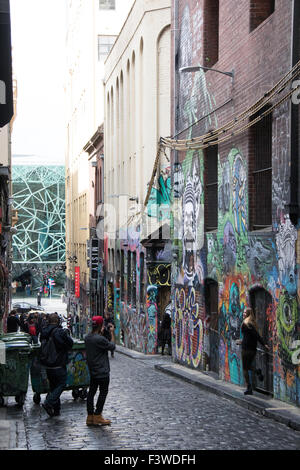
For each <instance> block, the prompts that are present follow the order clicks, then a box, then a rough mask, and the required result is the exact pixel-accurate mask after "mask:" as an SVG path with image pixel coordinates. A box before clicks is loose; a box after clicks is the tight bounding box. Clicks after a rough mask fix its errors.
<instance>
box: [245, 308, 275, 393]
mask: <svg viewBox="0 0 300 470" xmlns="http://www.w3.org/2000/svg"><path fill="white" fill-rule="evenodd" d="M243 319H244V320H243V323H242V328H241V330H242V335H243V339H242V341H239V343H241V344H242V364H243V371H244V378H245V382H246V385H247V389H246V390H245V392H244V394H245V395H252V394H253V388H252V367H253V362H254V359H255V356H256V347H257V342H259V343H260V344H261V345H262V346H263V347H264V348H266V349H269V346H268V345H267V344H265V342H264V340H263V339H262V337H261V336H260V334H259V333H258V328H257V324H256V319H255V314H254V312H253V310H252V308H246V310H245V311H244V314H243Z"/></svg>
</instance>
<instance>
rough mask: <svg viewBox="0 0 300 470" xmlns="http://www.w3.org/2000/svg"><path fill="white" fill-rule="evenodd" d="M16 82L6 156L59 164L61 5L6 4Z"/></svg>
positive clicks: (44, 1) (24, 0) (41, 0)
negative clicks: (32, 157)
mask: <svg viewBox="0 0 300 470" xmlns="http://www.w3.org/2000/svg"><path fill="white" fill-rule="evenodd" d="M10 8H11V28H12V47H13V74H14V78H15V79H16V80H17V83H18V99H17V117H16V120H15V123H14V128H13V134H12V154H13V155H15V154H18V155H31V156H32V155H35V156H36V157H37V159H38V160H39V161H41V162H43V163H48V164H50V163H52V162H53V163H62V164H64V140H65V139H64V138H65V122H64V114H65V102H64V73H65V38H66V32H65V27H66V10H65V0H10Z"/></svg>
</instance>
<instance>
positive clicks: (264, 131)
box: [249, 106, 272, 230]
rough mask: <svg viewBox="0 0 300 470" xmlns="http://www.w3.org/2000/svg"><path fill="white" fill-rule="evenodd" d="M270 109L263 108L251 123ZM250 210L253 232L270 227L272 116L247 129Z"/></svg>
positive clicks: (267, 107)
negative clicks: (248, 130) (248, 133)
mask: <svg viewBox="0 0 300 470" xmlns="http://www.w3.org/2000/svg"><path fill="white" fill-rule="evenodd" d="M269 107H270V106H265V107H264V108H262V109H261V110H260V111H259V113H257V114H255V115H254V116H253V117H252V120H253V119H256V118H257V117H258V116H259V115H262V114H263V113H264V112H265V111H267V110H268V109H269ZM249 208H250V225H251V229H252V230H260V229H263V228H266V227H269V226H271V225H272V113H270V114H268V115H267V116H265V117H264V118H263V119H262V120H261V121H258V122H257V123H256V124H254V125H253V126H252V127H251V128H250V142H249Z"/></svg>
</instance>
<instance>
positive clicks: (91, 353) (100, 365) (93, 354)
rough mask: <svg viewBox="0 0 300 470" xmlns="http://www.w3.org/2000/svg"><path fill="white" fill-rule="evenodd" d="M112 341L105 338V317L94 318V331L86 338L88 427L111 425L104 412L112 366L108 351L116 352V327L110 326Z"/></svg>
mask: <svg viewBox="0 0 300 470" xmlns="http://www.w3.org/2000/svg"><path fill="white" fill-rule="evenodd" d="M110 334H111V341H109V340H108V339H107V338H105V336H104V320H103V317H100V316H95V317H93V318H92V331H91V333H89V334H88V335H86V336H85V338H84V341H85V346H86V357H87V363H88V368H89V372H90V387H89V392H88V396H87V413H88V417H87V420H86V424H87V426H92V425H99V424H102V425H103V424H110V423H111V422H110V420H109V419H104V418H103V416H102V410H103V408H104V404H105V400H106V397H107V394H108V387H109V380H110V365H109V359H108V351H112V352H113V351H114V350H115V348H116V346H115V337H114V326H113V325H111V326H110ZM98 388H100V393H99V396H98V400H97V404H96V410H95V411H94V397H95V395H96V393H97V390H98Z"/></svg>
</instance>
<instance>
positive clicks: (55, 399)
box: [40, 313, 73, 416]
mask: <svg viewBox="0 0 300 470" xmlns="http://www.w3.org/2000/svg"><path fill="white" fill-rule="evenodd" d="M50 336H52V339H53V342H54V345H55V348H56V352H57V359H56V362H55V363H54V364H53V365H52V366H51V367H48V366H46V371H47V378H48V380H49V384H50V393H48V395H47V397H46V400H45V402H44V403H43V405H42V406H43V408H44V409H45V410H46V412H47V413H48V415H49V416H58V415H59V414H60V396H61V394H62V392H63V391H64V388H65V387H66V383H67V363H68V351H69V350H70V349H72V346H73V340H72V338H71V336H70V333H69V330H67V329H64V328H62V326H61V325H60V319H59V316H58V315H57V314H56V313H51V314H50V315H49V324H48V326H46V327H45V328H43V329H42V331H41V335H40V340H41V343H42V342H43V341H48V340H49V338H50Z"/></svg>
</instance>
